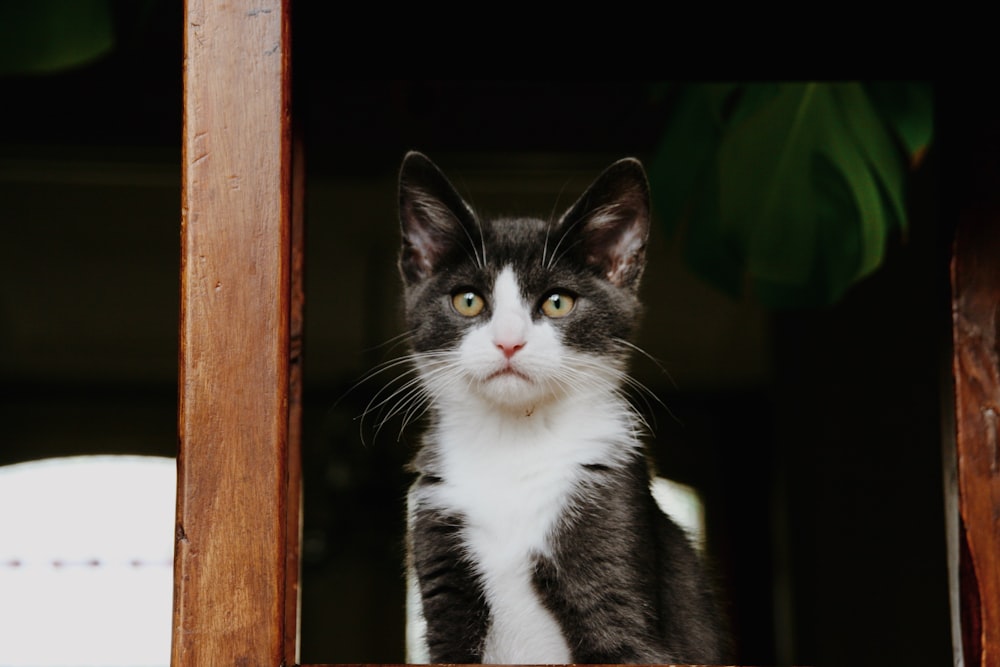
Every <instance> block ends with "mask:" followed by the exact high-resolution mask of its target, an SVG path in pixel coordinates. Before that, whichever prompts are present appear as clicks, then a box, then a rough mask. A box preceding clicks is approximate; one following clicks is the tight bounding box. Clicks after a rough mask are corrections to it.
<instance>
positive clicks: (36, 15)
mask: <svg viewBox="0 0 1000 667" xmlns="http://www.w3.org/2000/svg"><path fill="white" fill-rule="evenodd" d="M113 46H114V30H113V21H112V16H111V8H110V0H30V1H24V2H12V3H7V4H6V5H5V7H4V16H3V20H2V21H0V74H43V73H49V72H53V71H56V70H60V69H65V68H68V67H75V66H79V65H83V64H86V63H88V62H91V61H93V60H95V59H96V58H99V57H100V56H103V55H105V54H106V53H108V52H109V51H111V49H112V48H113Z"/></svg>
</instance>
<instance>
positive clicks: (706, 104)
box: [651, 82, 933, 307]
mask: <svg viewBox="0 0 1000 667" xmlns="http://www.w3.org/2000/svg"><path fill="white" fill-rule="evenodd" d="M932 119H933V109H932V103H931V91H930V86H929V85H927V84H919V83H913V84H910V83H907V84H895V83H894V84H862V83H857V82H848V83H780V84H779V83H757V84H701V85H686V86H682V87H680V89H679V90H678V91H677V101H676V106H675V108H674V113H673V117H672V119H671V122H670V124H669V125H668V128H667V131H666V133H665V135H664V137H663V140H662V143H661V145H660V147H659V151H658V154H657V157H656V159H655V160H654V163H653V165H652V174H651V176H652V187H653V191H654V202H655V204H656V213H657V217H658V218H659V219H660V221H661V222H662V223H663V224H664V225H665V226H666V229H667V231H668V232H669V234H670V235H671V236H678V237H679V241H680V244H681V251H682V254H683V257H684V258H685V260H686V261H687V262H688V264H689V265H690V266H691V268H692V269H693V270H694V271H695V272H696V273H698V274H699V275H700V276H702V277H703V278H704V279H705V280H707V281H709V282H710V283H712V284H713V285H715V286H716V287H718V288H720V289H722V290H723V291H725V292H727V293H729V294H731V295H733V296H739V295H741V294H743V293H744V291H746V290H749V291H750V292H751V293H752V294H753V295H754V296H756V297H757V298H758V299H759V300H760V301H761V302H762V303H764V304H765V305H768V306H774V307H787V306H817V305H826V304H829V303H832V302H834V301H836V300H837V299H838V298H839V297H840V296H841V295H842V294H843V293H844V292H845V291H846V290H847V289H848V288H849V287H850V286H851V285H852V284H853V283H854V282H856V281H857V280H859V279H860V278H862V277H864V276H866V275H868V274H870V273H871V272H872V271H874V270H875V269H876V268H877V267H878V266H879V264H880V263H881V262H882V259H883V256H884V253H885V247H886V243H887V241H888V239H889V237H890V235H891V234H892V232H893V231H894V230H895V229H899V230H901V231H905V228H906V211H905V207H904V200H905V185H906V174H907V171H908V169H909V167H910V164H911V163H913V162H914V161H915V160H917V159H918V158H919V156H920V155H922V153H923V151H924V150H925V149H926V147H927V145H928V144H929V143H930V140H931V134H932V128H933V120H932Z"/></svg>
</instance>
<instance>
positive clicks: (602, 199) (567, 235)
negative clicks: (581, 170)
mask: <svg viewBox="0 0 1000 667" xmlns="http://www.w3.org/2000/svg"><path fill="white" fill-rule="evenodd" d="M559 228H560V229H561V230H562V231H563V234H564V240H563V243H570V244H571V245H572V246H576V252H580V253H582V255H581V259H582V260H583V261H584V262H585V263H587V264H588V265H590V266H592V267H593V268H595V269H596V270H598V271H599V272H600V274H601V276H602V277H604V278H605V279H606V280H607V281H608V282H610V283H611V284H613V285H616V286H618V287H625V288H630V289H636V288H637V287H638V285H639V278H640V277H641V276H642V270H643V268H644V267H645V264H646V239H647V238H648V237H649V182H648V181H647V179H646V172H645V170H644V169H643V168H642V163H641V162H639V161H638V160H636V159H635V158H625V159H623V160H619V161H618V162H615V163H614V164H612V165H611V166H610V167H608V168H607V169H605V170H604V172H603V173H602V174H601V175H600V176H598V177H597V179H596V180H595V181H594V182H593V184H591V186H590V187H589V188H587V191H586V192H584V193H583V195H582V196H581V197H580V199H578V200H577V202H576V203H575V204H573V206H571V207H570V209H569V210H568V211H567V212H566V213H565V214H564V215H563V217H562V218H561V219H560V220H559Z"/></svg>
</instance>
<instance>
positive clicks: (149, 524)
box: [0, 456, 176, 667]
mask: <svg viewBox="0 0 1000 667" xmlns="http://www.w3.org/2000/svg"><path fill="white" fill-rule="evenodd" d="M175 476H176V463H175V461H174V459H171V458H163V457H153V456H80V457H69V458H58V459H44V460H41V461H31V462H27V463H19V464H16V465H10V466H3V467H0V665H4V666H11V667H15V666H16V667H43V666H46V667H48V666H55V665H59V666H61V667H70V666H87V667H90V666H97V665H100V666H102V667H118V666H125V665H128V666H131V667H147V666H150V667H151V666H154V665H167V664H169V662H170V635H171V616H172V599H173V565H172V561H173V535H174V529H173V526H174V513H175V505H174V499H175V497H176V484H175Z"/></svg>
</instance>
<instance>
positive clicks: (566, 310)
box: [542, 292, 576, 317]
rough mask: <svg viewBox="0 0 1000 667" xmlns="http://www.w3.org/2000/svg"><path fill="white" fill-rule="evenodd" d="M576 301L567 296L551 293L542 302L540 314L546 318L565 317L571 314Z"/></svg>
mask: <svg viewBox="0 0 1000 667" xmlns="http://www.w3.org/2000/svg"><path fill="white" fill-rule="evenodd" d="M574 305H576V299H574V298H573V297H571V296H570V295H569V294H564V293H562V292H553V293H552V294H550V295H548V296H547V297H545V300H544V301H542V312H543V313H544V314H545V316H546V317H566V316H567V315H569V314H570V313H571V312H573V306H574Z"/></svg>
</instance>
